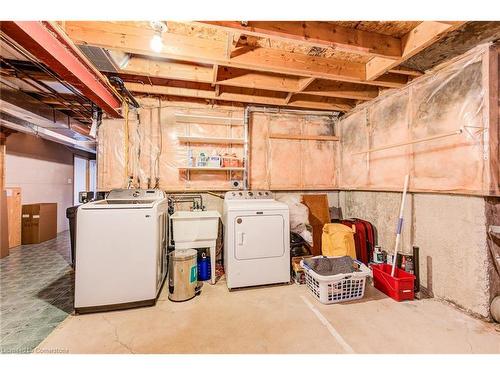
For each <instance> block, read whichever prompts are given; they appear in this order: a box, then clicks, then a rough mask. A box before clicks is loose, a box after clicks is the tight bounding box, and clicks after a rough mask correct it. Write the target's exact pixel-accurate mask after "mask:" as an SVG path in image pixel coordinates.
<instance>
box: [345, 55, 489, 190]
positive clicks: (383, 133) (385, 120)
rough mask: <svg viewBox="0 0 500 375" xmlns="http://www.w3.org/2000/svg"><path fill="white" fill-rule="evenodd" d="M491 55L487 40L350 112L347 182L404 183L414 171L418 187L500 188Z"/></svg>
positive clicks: (368, 185) (384, 186) (355, 185)
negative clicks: (491, 151)
mask: <svg viewBox="0 0 500 375" xmlns="http://www.w3.org/2000/svg"><path fill="white" fill-rule="evenodd" d="M488 58H489V54H488V46H486V47H484V46H483V47H481V48H479V49H476V50H474V51H472V52H470V53H468V54H466V55H464V56H462V57H461V58H460V59H458V60H457V61H454V62H452V63H450V64H448V65H447V66H444V67H441V68H440V69H439V70H437V71H435V72H434V73H431V74H429V75H426V76H423V77H421V78H419V79H417V80H415V82H413V83H412V84H410V85H408V86H407V87H405V88H403V89H400V90H393V91H391V92H388V93H386V94H385V95H382V96H381V97H380V98H378V99H375V100H374V101H372V102H370V103H368V104H367V105H365V106H361V107H360V108H359V109H357V110H355V111H354V112H353V113H351V114H349V115H348V116H347V117H345V118H344V119H342V120H341V121H340V136H341V142H340V156H339V157H340V160H341V170H340V174H339V188H341V189H364V190H389V191H390V190H400V189H401V187H402V184H403V181H404V176H405V175H406V174H407V173H409V174H410V176H411V180H410V189H411V190H413V191H429V192H450V193H466V194H477V195H488V194H495V193H498V191H496V192H495V189H493V191H492V190H491V186H493V185H492V184H491V180H492V178H493V177H494V176H491V175H490V168H489V166H490V163H492V162H495V161H494V160H490V158H489V157H488V148H489V144H490V131H489V130H490V129H489V126H490V122H489V121H488V117H489V106H488V105H487V104H488V94H487V87H488V84H489V76H488V70H487V69H486V67H487V64H485V61H486V60H488ZM491 126H494V127H496V126H497V124H496V123H492V124H491ZM492 133H493V132H492ZM495 134H496V133H495ZM391 146H395V147H391Z"/></svg>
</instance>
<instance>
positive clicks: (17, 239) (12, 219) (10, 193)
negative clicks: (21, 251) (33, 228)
mask: <svg viewBox="0 0 500 375" xmlns="http://www.w3.org/2000/svg"><path fill="white" fill-rule="evenodd" d="M5 191H6V192H7V224H8V229H9V249H11V248H13V247H16V246H20V245H21V212H22V208H21V207H22V205H21V188H19V187H8V188H5Z"/></svg>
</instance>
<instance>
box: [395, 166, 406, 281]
mask: <svg viewBox="0 0 500 375" xmlns="http://www.w3.org/2000/svg"><path fill="white" fill-rule="evenodd" d="M409 180H410V175H409V174H407V175H406V177H405V186H404V188H403V198H401V208H400V210H399V219H398V226H397V228H396V245H395V246H394V257H393V258H392V271H391V276H392V277H394V272H395V271H396V260H397V259H398V258H397V257H398V247H399V241H400V239H401V230H402V229H403V213H404V208H405V201H406V192H407V190H408V181H409Z"/></svg>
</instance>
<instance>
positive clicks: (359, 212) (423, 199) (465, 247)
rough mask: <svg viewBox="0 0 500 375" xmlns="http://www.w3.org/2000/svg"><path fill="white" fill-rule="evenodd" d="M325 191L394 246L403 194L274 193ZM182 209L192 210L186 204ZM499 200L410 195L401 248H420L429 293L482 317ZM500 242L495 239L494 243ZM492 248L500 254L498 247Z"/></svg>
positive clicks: (494, 279)
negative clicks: (490, 237) (490, 227)
mask: <svg viewBox="0 0 500 375" xmlns="http://www.w3.org/2000/svg"><path fill="white" fill-rule="evenodd" d="M302 194H327V195H328V200H329V204H330V206H335V207H341V208H342V213H343V216H344V218H348V217H358V218H362V219H365V220H368V221H370V222H372V223H373V224H374V225H375V227H376V229H377V234H378V236H377V237H378V244H379V245H380V246H381V247H382V248H383V249H384V250H388V251H391V252H392V251H393V250H394V244H395V229H396V222H397V218H398V215H399V205H400V202H401V193H392V192H369V191H324V192H319V191H318V192H300V191H293V192H275V198H277V199H279V198H280V197H283V196H286V195H297V196H300V195H302ZM202 196H203V200H204V204H205V206H206V207H207V209H209V210H217V211H219V212H220V213H221V214H222V211H223V203H224V201H223V199H220V198H218V197H215V196H213V195H209V194H202ZM178 209H189V204H183V205H182V206H180V207H179V208H178ZM498 212H500V199H498V198H489V201H488V200H485V199H484V198H482V197H474V196H460V195H446V194H413V193H412V194H409V195H408V199H407V202H406V207H405V214H404V227H403V232H402V241H401V250H402V251H403V252H408V253H409V252H411V248H412V246H413V245H416V246H419V247H420V279H421V281H420V282H421V286H422V287H423V288H424V290H425V291H426V292H428V294H429V295H431V296H434V297H437V298H441V299H444V300H447V301H450V302H452V303H454V304H456V305H457V306H459V307H461V308H463V309H465V310H466V311H468V312H470V313H472V314H475V315H478V316H480V317H484V318H488V317H489V305H490V301H491V300H492V299H493V297H494V296H495V295H498V293H499V292H500V278H499V277H498V275H497V274H496V271H495V269H494V268H493V263H492V257H491V255H490V253H489V250H488V247H487V245H488V243H487V241H488V236H487V227H488V225H490V224H496V225H500V222H499V221H498V220H500V215H499V214H498ZM499 244H500V241H498V242H493V246H497V247H498V245H499ZM494 251H496V252H498V253H499V254H500V247H498V249H497V248H495V249H494Z"/></svg>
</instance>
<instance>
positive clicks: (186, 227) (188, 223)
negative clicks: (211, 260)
mask: <svg viewBox="0 0 500 375" xmlns="http://www.w3.org/2000/svg"><path fill="white" fill-rule="evenodd" d="M220 217H221V216H220V214H219V212H217V211H176V212H174V213H173V214H172V215H171V216H170V220H172V224H173V233H172V234H173V239H174V241H175V242H176V243H179V242H194V241H210V240H216V239H217V236H218V232H219V218H220Z"/></svg>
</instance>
